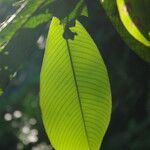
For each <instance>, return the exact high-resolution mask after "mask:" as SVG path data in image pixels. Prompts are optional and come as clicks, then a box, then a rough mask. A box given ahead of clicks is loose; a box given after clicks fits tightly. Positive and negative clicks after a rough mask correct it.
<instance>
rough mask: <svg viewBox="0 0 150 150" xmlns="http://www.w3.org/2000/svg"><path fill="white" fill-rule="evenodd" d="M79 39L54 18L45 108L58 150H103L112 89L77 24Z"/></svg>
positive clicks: (43, 89) (43, 83) (43, 88)
mask: <svg viewBox="0 0 150 150" xmlns="http://www.w3.org/2000/svg"><path fill="white" fill-rule="evenodd" d="M70 29H71V31H72V32H75V33H76V34H77V35H76V36H75V38H74V40H70V39H69V40H66V39H64V38H63V33H64V26H63V25H62V24H60V21H59V20H58V19H57V18H53V20H52V23H51V26H50V31H49V34H48V39H47V45H46V51H45V56H44V60H43V66H42V71H41V78H40V107H41V112H42V118H43V122H44V126H45V129H46V132H47V134H48V137H49V139H50V141H51V143H52V145H53V146H54V148H55V149H56V150H99V147H100V145H101V142H102V139H103V137H104V134H105V132H106V129H107V127H108V124H109V121H110V114H111V91H110V84H109V79H108V74H107V70H106V67H105V64H104V62H103V59H102V57H101V55H100V53H99V51H98V49H97V47H96V45H95V43H94V41H93V40H92V38H91V37H90V35H89V34H88V33H87V31H86V30H85V29H84V27H83V26H82V25H81V24H80V23H79V22H78V21H76V25H75V27H71V28H70Z"/></svg>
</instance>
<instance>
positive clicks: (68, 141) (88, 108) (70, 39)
mask: <svg viewBox="0 0 150 150" xmlns="http://www.w3.org/2000/svg"><path fill="white" fill-rule="evenodd" d="M99 1H100V2H101V4H102V6H103V7H104V9H105V10H106V13H107V14H108V16H109V18H110V20H111V21H112V23H113V25H114V26H115V28H116V29H117V31H118V32H119V33H120V35H121V37H122V38H123V39H124V40H125V42H126V43H127V44H128V45H129V47H131V49H133V51H134V52H135V53H137V54H138V55H139V56H140V57H141V58H143V59H144V60H145V61H147V62H149V63H150V40H149V39H150V30H149V25H150V15H148V14H150V9H149V5H148V4H149V0H143V1H137V0H132V1H131V0H111V1H109V0H99ZM99 1H98V2H99ZM95 2H96V1H90V0H20V1H19V0H12V1H11V0H0V3H2V4H6V5H9V8H11V7H12V3H13V11H12V10H10V12H9V13H12V12H13V14H12V15H11V16H10V17H7V19H6V21H4V22H3V23H1V24H0V79H1V80H0V118H1V119H0V127H2V126H5V129H7V126H6V122H4V120H3V114H4V112H5V111H6V115H9V117H10V116H11V117H12V116H13V113H12V114H11V113H7V111H10V112H12V110H11V109H10V108H11V107H12V105H15V106H16V105H17V107H18V106H20V104H21V103H20V100H22V99H23V100H24V101H25V102H23V104H22V105H24V106H23V109H26V110H24V111H25V112H27V113H28V115H29V116H31V117H32V115H33V112H32V109H36V110H37V103H36V105H35V102H33V101H32V100H34V99H35V100H36V101H37V99H38V92H39V91H38V83H39V75H40V69H41V68H40V67H41V60H42V58H43V51H40V49H43V48H44V47H43V46H42V47H43V48H40V47H38V42H39V41H41V40H42V42H41V43H42V44H44V41H45V30H47V27H48V26H49V22H50V21H51V18H52V17H53V16H56V17H57V18H58V19H57V18H56V17H54V18H53V21H52V23H51V26H50V32H49V34H48V39H47V47H46V51H45V55H44V59H43V67H42V72H41V85H40V87H41V89H40V90H41V91H40V92H41V93H40V98H41V99H40V105H41V110H42V118H43V120H44V125H45V128H46V132H47V134H48V136H49V139H50V140H51V143H52V145H53V146H54V147H55V148H56V150H62V149H63V150H64V149H65V150H70V149H72V150H75V149H81V150H98V149H99V147H100V146H101V142H102V139H103V137H104V134H105V132H106V129H107V127H108V124H109V121H110V114H111V91H110V85H109V79H108V75H107V69H106V67H105V64H104V62H103V59H102V57H101V55H100V54H99V51H98V48H97V46H96V44H95V43H94V42H97V45H100V47H101V45H102V47H103V49H104V52H103V51H102V52H103V53H107V46H108V47H109V51H110V50H112V51H113V52H112V53H110V52H109V54H110V55H108V54H107V55H106V56H105V58H106V61H107V64H108V66H109V65H110V64H113V63H114V66H115V67H114V68H113V69H112V70H113V71H111V69H110V66H109V71H110V76H111V79H112V86H113V94H114V97H115V98H114V100H115V102H114V106H115V107H114V111H116V109H119V108H120V109H122V110H120V112H121V111H122V113H125V114H126V116H127V118H128V119H129V121H128V123H126V122H127V121H126V120H125V122H124V121H122V122H123V123H122V126H124V124H125V123H126V128H125V129H127V131H125V129H124V133H123V131H119V130H121V129H122V128H121V127H119V126H118V129H115V130H113V131H114V133H113V131H111V133H113V134H114V136H110V137H111V138H112V139H111V140H109V139H107V140H108V141H111V142H108V143H109V144H108V143H107V141H106V142H104V145H105V146H104V147H106V149H107V148H108V149H110V148H112V149H117V148H119V149H122V150H123V148H122V147H124V143H129V144H126V145H128V146H125V149H131V150H133V149H136V150H138V149H143V148H145V149H146V148H147V149H149V144H148V142H147V140H145V141H146V142H147V143H146V142H143V143H145V144H143V145H142V144H141V145H140V146H139V144H138V143H139V141H142V140H143V139H142V138H137V139H136V140H132V139H135V137H136V136H137V134H138V131H139V130H140V132H141V133H143V131H145V129H146V128H147V127H148V126H149V119H148V118H149V109H148V110H147V111H146V113H145V107H144V106H145V105H144V104H143V103H144V102H143V101H144V100H147V99H149V94H147V93H149V92H148V89H149V84H148V82H147V81H148V79H149V73H148V71H147V70H149V67H148V66H147V67H145V69H143V70H146V71H145V72H144V73H143V78H141V76H140V75H139V77H140V78H138V77H137V78H136V75H135V79H134V84H135V86H133V83H132V82H131V81H133V80H131V79H130V76H131V75H130V73H129V72H132V70H134V69H133V68H135V67H136V66H137V67H138V71H139V70H140V67H139V66H138V65H137V64H136V63H135V64H134V67H133V68H130V67H129V68H130V69H129V70H128V69H127V70H128V71H129V72H126V68H124V67H127V66H129V65H127V62H128V63H129V64H132V63H131V60H132V59H131V60H130V58H128V56H129V52H127V54H126V53H125V54H122V53H123V50H124V49H125V48H124V47H123V46H119V44H118V43H117V42H116V44H118V45H117V46H116V48H115V49H119V50H117V51H114V49H113V48H112V47H113V46H112V47H110V45H113V44H112V43H115V41H116V39H117V38H114V37H113V36H112V34H114V33H115V31H114V30H113V29H112V28H111V30H110V28H109V27H110V26H109V25H107V24H106V22H107V21H106V22H105V19H103V17H105V14H101V15H99V13H97V14H98V15H95V14H94V13H95V11H97V10H95V8H94V9H93V8H92V5H93V4H94V3H95ZM97 6H98V5H97ZM2 7H3V6H1V5H0V19H1V12H3V9H1V8H2ZM14 10H16V12H15V13H14ZM88 10H89V12H88ZM90 11H91V12H92V14H91V12H90ZM98 11H100V10H98ZM9 13H8V14H5V15H4V16H3V15H2V21H3V20H4V18H6V16H8V15H9ZM88 13H89V16H90V17H89V18H88V19H87V18H86V17H82V18H81V17H80V18H79V16H81V15H83V16H88ZM2 14H3V13H2ZM99 16H100V18H101V20H100V21H99V22H98V24H96V25H95V26H94V28H95V27H96V28H95V29H94V28H92V30H93V31H92V32H91V31H90V29H89V28H90V27H91V22H92V21H93V22H92V24H95V23H96V21H94V20H92V19H93V18H95V20H98V19H99ZM3 17H4V18H3ZM77 18H78V20H79V19H80V20H81V21H82V22H84V23H85V22H86V23H85V24H86V27H87V28H88V31H90V34H92V35H93V36H94V41H93V40H92V38H91V37H90V35H89V34H88V32H87V31H86V30H85V29H84V27H83V26H82V25H81V24H80V23H79V21H77ZM85 18H86V19H85ZM0 21H1V20H0ZM90 21H91V22H90ZM103 21H104V22H103ZM100 22H101V23H100ZM99 23H100V24H101V25H102V26H101V30H100V31H99V30H98V29H97V27H99ZM87 24H88V25H87ZM105 24H106V26H104V25H105ZM102 29H104V30H107V32H106V33H107V34H103V33H104V31H102ZM109 30H110V31H111V33H109ZM112 30H113V31H112ZM98 31H99V33H97V32H98ZM115 34H116V33H115ZM109 36H110V37H109ZM111 37H112V38H111ZM96 39H97V40H96ZM106 39H107V40H106ZM108 39H109V40H110V39H111V43H110V41H109V40H108ZM102 41H103V42H104V41H105V42H106V45H107V46H104V45H105V44H104V43H105V42H104V43H103V42H102ZM107 42H108V43H110V45H109V44H108V43H107ZM99 43H100V44H99ZM37 49H38V50H39V51H36V50H37ZM126 49H128V48H126ZM120 51H121V52H120ZM116 53H117V54H116ZM115 55H119V56H120V57H121V60H120V59H119V60H120V61H119V63H117V61H116V60H115V58H116V56H115ZM113 57H114V58H113ZM135 57H136V56H135ZM16 58H17V59H16ZM112 60H113V61H114V62H113V61H112ZM127 60H128V61H127ZM129 60H130V61H129ZM133 60H137V59H134V57H133ZM133 60H132V61H133ZM109 61H110V62H111V61H112V62H111V63H108V62H109ZM137 62H138V61H137ZM142 63H143V65H141V66H142V67H141V68H143V66H145V63H144V62H142ZM116 66H117V67H118V66H119V67H118V68H117V69H116ZM122 69H124V72H122ZM114 70H115V71H114ZM141 70H142V69H141ZM114 72H115V73H114ZM111 74H113V75H111ZM112 76H113V77H112ZM116 76H117V77H118V76H121V79H120V80H118V78H117V80H118V82H117V83H116ZM145 76H147V77H145ZM143 79H145V81H144V83H142V81H143ZM123 80H124V82H123ZM139 80H141V81H140V84H139V85H138V84H137V83H139ZM126 81H128V82H127V83H126ZM125 84H126V87H125V86H124V85H125ZM128 84H129V85H130V90H129V88H128V86H129V85H128ZM114 85H115V86H114ZM131 85H132V86H131ZM140 85H143V87H142V86H140ZM145 85H146V88H145ZM114 87H115V88H114ZM120 87H123V89H122V88H120ZM132 87H133V88H132ZM139 89H140V90H139ZM141 89H143V92H141ZM138 90H139V91H138ZM31 91H32V92H31ZM118 91H120V93H119V92H118ZM132 91H134V92H132ZM137 91H138V92H137ZM145 91H147V93H146V92H145ZM121 92H122V93H121ZM27 93H28V94H29V96H26V95H27ZM33 93H36V94H35V95H34V94H33ZM118 93H119V94H120V95H121V96H120V97H118V99H119V100H118V101H117V100H116V99H117V96H116V95H119V94H118ZM124 93H125V94H124ZM141 93H142V94H143V93H144V94H143V95H142V94H141ZM122 95H127V96H125V97H124V100H125V101H126V102H127V103H129V101H128V99H129V97H130V101H131V100H132V102H130V105H131V109H132V107H133V106H134V105H135V106H136V108H138V109H139V108H140V110H144V113H143V112H142V113H143V114H144V116H146V115H145V114H147V116H146V117H145V120H144V119H143V120H142V121H143V122H142V123H141V122H140V121H139V122H140V123H139V122H138V119H137V120H136V118H133V117H132V116H130V113H129V112H130V111H129V108H127V107H128V104H127V105H125V107H124V106H121V107H120V105H121V104H120V105H119V104H118V103H119V101H120V99H123V97H122ZM133 95H134V96H133ZM135 95H136V96H135ZM145 95H146V96H145ZM139 97H140V99H142V100H143V101H142V102H140V104H143V105H144V106H143V107H144V108H142V109H141V107H142V106H141V107H139V106H137V105H136V103H137V102H138V99H139ZM116 101H117V102H116ZM122 102H123V101H122ZM33 103H34V105H33ZM133 103H134V105H133ZM145 103H147V105H148V106H149V102H148V101H147V102H145ZM123 104H124V103H123ZM123 104H122V105H123ZM10 105H11V107H10ZM30 105H32V106H31V107H28V106H30ZM33 106H35V107H33ZM124 108H127V109H126V110H125V109H124ZM36 110H35V111H36ZM38 111H39V110H38ZM131 113H132V112H131ZM142 113H140V115H141V114H142ZM135 114H138V113H135ZM119 115H120V113H119ZM140 115H137V118H139V117H140ZM39 116H40V115H38V117H39ZM114 116H115V115H114V114H113V117H114ZM124 116H125V115H124ZM118 118H121V119H122V117H120V116H119V117H118ZM143 118H144V117H143ZM9 119H10V118H9ZM11 120H12V126H14V124H17V126H19V125H18V123H17V122H18V121H16V120H15V117H14V118H13V117H12V118H11ZM113 120H114V118H113ZM7 121H10V120H7ZM23 122H24V123H25V122H26V121H24V120H23V121H22V123H23ZM39 122H40V121H39ZM115 122H117V123H118V120H115ZM22 123H21V124H22ZM112 124H113V125H114V123H112ZM112 124H111V127H112ZM115 125H117V124H115ZM115 128H116V126H115ZM113 129H114V126H113ZM116 131H118V132H117V133H116ZM7 132H8V133H7V134H9V131H7ZM15 132H16V133H17V134H18V135H20V134H22V133H21V131H20V130H19V131H18V127H17V128H15ZM43 132H44V131H43ZM109 132H110V131H109ZM126 132H127V133H126ZM128 133H130V134H131V135H130V134H128ZM7 134H4V133H3V132H2V133H1V132H0V139H3V136H4V135H5V136H6V137H7ZM108 134H109V133H108ZM143 135H144V137H146V138H145V139H149V138H148V137H149V136H148V135H147V134H146V133H145V134H143ZM19 138H20V137H19ZM45 138H46V136H45ZM13 139H14V135H13ZM20 139H21V138H20ZM120 139H121V140H122V139H123V140H122V141H123V142H120V143H121V144H120V143H119V142H118V141H119V140H120ZM116 141H117V142H116ZM132 142H133V143H132ZM114 143H115V144H114ZM119 144H120V145H119ZM10 145H11V144H10ZM106 145H107V146H106ZM109 145H112V146H109ZM0 146H1V145H0ZM0 149H6V148H3V146H2V148H1V147H0ZM11 149H16V147H13V148H12V147H11ZM17 149H19V148H18V147H17ZM22 149H23V148H22ZM29 149H30V148H29Z"/></svg>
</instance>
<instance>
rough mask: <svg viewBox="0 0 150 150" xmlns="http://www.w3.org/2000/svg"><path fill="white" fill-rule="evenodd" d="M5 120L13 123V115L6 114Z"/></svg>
mask: <svg viewBox="0 0 150 150" xmlns="http://www.w3.org/2000/svg"><path fill="white" fill-rule="evenodd" d="M4 119H5V120H6V121H11V120H12V115H11V114H10V113H6V114H5V115H4Z"/></svg>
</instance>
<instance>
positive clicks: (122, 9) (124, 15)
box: [117, 0, 150, 47]
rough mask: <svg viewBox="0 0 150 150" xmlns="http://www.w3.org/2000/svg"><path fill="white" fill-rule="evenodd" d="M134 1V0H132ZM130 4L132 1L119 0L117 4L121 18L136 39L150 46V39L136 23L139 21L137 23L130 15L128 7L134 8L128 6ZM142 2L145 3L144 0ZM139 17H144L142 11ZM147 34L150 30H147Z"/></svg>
mask: <svg viewBox="0 0 150 150" xmlns="http://www.w3.org/2000/svg"><path fill="white" fill-rule="evenodd" d="M144 1H145V0H144ZM146 1H147V0H146ZM132 2H133V0H132ZM129 4H130V3H126V1H125V0H117V6H118V10H119V15H120V19H121V21H122V23H123V25H124V26H125V28H126V29H127V30H128V32H129V33H130V34H131V35H132V36H133V37H134V38H135V39H136V40H138V41H139V42H141V43H142V44H144V45H145V46H147V47H150V41H149V40H148V39H147V38H146V37H145V36H144V35H143V34H142V32H141V31H140V29H139V28H138V26H137V25H136V24H137V23H138V22H137V23H136V22H134V20H133V19H132V18H131V16H130V13H129V10H128V9H132V8H129V7H130V6H128V5H129ZM135 4H136V5H137V3H136V2H135ZM142 4H143V1H142ZM141 7H142V6H141ZM137 11H138V8H137ZM143 11H144V10H143ZM139 15H140V14H139ZM139 17H143V16H142V13H141V16H139ZM147 25H148V24H147ZM149 25H150V24H149ZM147 35H148V32H147Z"/></svg>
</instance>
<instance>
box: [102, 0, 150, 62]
mask: <svg viewBox="0 0 150 150" xmlns="http://www.w3.org/2000/svg"><path fill="white" fill-rule="evenodd" d="M100 2H101V4H102V5H103V7H104V8H105V10H106V13H107V14H108V16H109V18H110V19H111V21H112V23H113V25H114V26H115V27H116V29H117V31H118V32H119V33H120V35H121V36H122V38H123V39H124V40H125V42H126V43H127V44H128V45H129V46H130V47H131V49H133V51H134V52H135V53H137V54H138V55H139V56H140V57H141V58H143V59H144V60H145V61H147V62H150V41H149V38H148V32H149V31H147V30H148V27H149V24H150V23H149V20H150V19H149V18H148V17H149V15H148V13H147V12H148V11H149V10H150V9H149V8H148V7H147V8H146V7H145V6H146V5H148V3H149V2H148V0H144V1H141V3H142V4H141V3H140V2H134V1H132V2H131V1H130V2H128V1H124V0H117V1H115V0H112V1H109V0H104V1H102V0H101V1H100ZM136 7H137V8H136ZM141 8H142V9H141ZM145 8H146V9H145ZM132 9H133V12H132ZM118 10H119V11H118ZM128 10H130V12H128ZM141 10H142V11H141ZM143 10H144V11H143ZM139 13H140V15H141V16H140V15H139ZM131 14H132V15H131ZM133 14H134V15H135V16H138V17H139V19H142V20H143V19H144V21H142V22H140V24H142V27H143V28H142V30H140V29H139V27H138V26H137V24H138V23H135V21H134V20H133V18H132V17H133V16H134V15H133ZM130 15H131V16H132V17H131V16H130ZM134 19H135V18H134ZM145 26H146V27H145ZM144 32H146V34H147V36H145V34H144V35H143V33H144ZM139 41H140V42H139Z"/></svg>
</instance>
